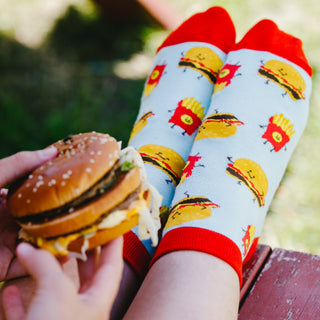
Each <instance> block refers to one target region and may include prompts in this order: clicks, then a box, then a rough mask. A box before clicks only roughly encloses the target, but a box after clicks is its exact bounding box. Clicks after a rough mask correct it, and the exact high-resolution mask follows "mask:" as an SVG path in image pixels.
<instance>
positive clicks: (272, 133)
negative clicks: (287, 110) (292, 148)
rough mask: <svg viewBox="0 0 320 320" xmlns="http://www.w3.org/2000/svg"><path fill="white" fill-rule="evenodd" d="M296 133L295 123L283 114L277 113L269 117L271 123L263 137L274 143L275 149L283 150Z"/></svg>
mask: <svg viewBox="0 0 320 320" xmlns="http://www.w3.org/2000/svg"><path fill="white" fill-rule="evenodd" d="M294 134H295V131H294V130H293V124H290V120H289V119H287V118H285V117H284V115H283V114H275V115H274V116H272V117H271V118H270V119H269V124H268V127H267V130H266V132H265V133H264V134H263V136H262V138H264V139H266V140H267V141H269V142H270V143H271V144H272V145H273V148H274V149H273V150H274V151H276V152H278V151H279V150H281V149H282V148H283V147H284V146H285V145H286V144H287V143H288V142H289V141H290V140H291V138H292V136H293V135H294Z"/></svg>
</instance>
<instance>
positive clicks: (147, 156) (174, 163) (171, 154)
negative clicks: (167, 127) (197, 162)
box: [138, 144, 185, 186]
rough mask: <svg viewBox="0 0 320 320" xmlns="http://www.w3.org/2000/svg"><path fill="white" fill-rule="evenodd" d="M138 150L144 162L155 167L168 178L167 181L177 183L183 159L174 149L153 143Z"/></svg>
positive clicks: (183, 162) (183, 164) (183, 163)
mask: <svg viewBox="0 0 320 320" xmlns="http://www.w3.org/2000/svg"><path fill="white" fill-rule="evenodd" d="M138 151H139V153H140V155H141V157H142V159H143V162H144V163H148V164H150V165H152V166H155V167H157V168H158V169H160V170H161V171H162V172H164V173H165V174H166V175H167V176H168V178H170V179H169V180H166V181H167V183H173V184H174V185H175V186H176V185H177V184H178V183H179V181H180V177H181V174H182V170H183V167H184V166H185V161H184V160H183V158H182V157H181V156H180V155H179V154H178V153H177V152H176V151H174V150H173V149H170V148H167V147H164V146H160V145H155V144H147V145H144V146H142V147H140V148H139V150H138Z"/></svg>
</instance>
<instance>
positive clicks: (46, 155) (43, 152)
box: [39, 146, 58, 159]
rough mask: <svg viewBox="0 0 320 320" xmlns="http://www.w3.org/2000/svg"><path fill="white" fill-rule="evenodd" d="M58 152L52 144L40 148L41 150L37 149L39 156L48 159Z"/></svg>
mask: <svg viewBox="0 0 320 320" xmlns="http://www.w3.org/2000/svg"><path fill="white" fill-rule="evenodd" d="M57 153H58V150H57V149H56V148H55V147H54V146H51V147H49V148H45V149H42V150H39V156H40V157H41V158H42V159H50V158H53V157H54V156H56V155H57Z"/></svg>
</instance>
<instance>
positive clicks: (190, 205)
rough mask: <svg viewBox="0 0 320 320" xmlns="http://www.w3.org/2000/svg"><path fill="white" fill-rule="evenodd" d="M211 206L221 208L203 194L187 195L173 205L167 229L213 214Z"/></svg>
mask: <svg viewBox="0 0 320 320" xmlns="http://www.w3.org/2000/svg"><path fill="white" fill-rule="evenodd" d="M211 208H213V209H214V208H219V205H217V204H215V203H213V202H212V201H210V200H209V199H208V198H206V197H203V196H196V197H187V198H184V199H182V200H180V201H179V202H177V203H176V204H175V205H174V206H173V207H171V211H170V215H169V218H168V221H167V223H166V226H165V229H167V228H170V227H173V226H177V225H180V224H182V223H184V222H188V221H192V220H199V219H205V218H208V217H210V216H211Z"/></svg>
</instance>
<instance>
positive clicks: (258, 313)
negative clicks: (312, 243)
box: [238, 245, 320, 320]
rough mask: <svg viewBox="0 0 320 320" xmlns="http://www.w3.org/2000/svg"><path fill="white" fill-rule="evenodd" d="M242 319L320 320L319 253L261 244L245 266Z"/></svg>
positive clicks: (241, 304)
mask: <svg viewBox="0 0 320 320" xmlns="http://www.w3.org/2000/svg"><path fill="white" fill-rule="evenodd" d="M238 319H239V320H260V319H261V320H262V319H264V320H269V319H270V320H276V319H283V320H285V319H287V320H289V319H290V320H295V319H299V320H320V256H316V255H311V254H307V253H301V252H296V251H288V250H284V249H274V250H271V248H270V247H268V246H265V245H259V246H258V248H257V250H256V252H255V253H254V255H253V257H252V258H251V260H250V261H249V262H248V263H247V264H246V265H245V266H244V270H243V284H242V288H241V300H240V309H239V317H238Z"/></svg>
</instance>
